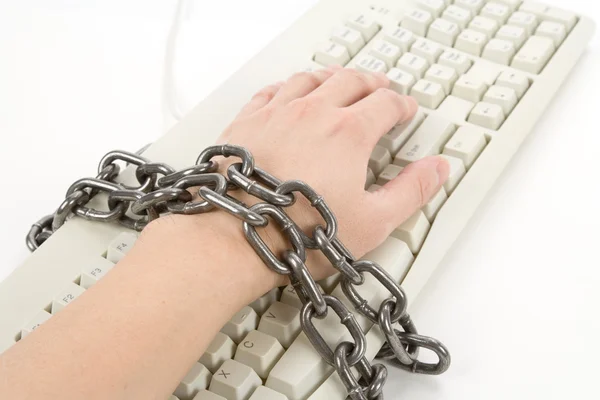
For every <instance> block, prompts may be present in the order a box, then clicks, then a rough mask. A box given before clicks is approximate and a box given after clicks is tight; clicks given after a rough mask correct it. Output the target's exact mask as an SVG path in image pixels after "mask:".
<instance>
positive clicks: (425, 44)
mask: <svg viewBox="0 0 600 400" xmlns="http://www.w3.org/2000/svg"><path fill="white" fill-rule="evenodd" d="M410 51H411V53H413V54H416V55H418V56H421V57H423V58H424V59H426V60H427V61H428V62H429V63H430V64H434V63H436V62H437V59H438V58H439V57H440V56H441V55H442V53H443V52H444V50H442V48H441V47H440V46H439V45H438V44H437V43H434V42H432V41H431V40H425V39H417V41H416V42H415V44H413V46H412V48H411V49H410Z"/></svg>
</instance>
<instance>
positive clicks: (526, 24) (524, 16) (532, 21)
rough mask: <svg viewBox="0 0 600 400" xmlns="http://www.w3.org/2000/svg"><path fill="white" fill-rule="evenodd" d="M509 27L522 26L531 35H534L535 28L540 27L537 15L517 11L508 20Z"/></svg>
mask: <svg viewBox="0 0 600 400" xmlns="http://www.w3.org/2000/svg"><path fill="white" fill-rule="evenodd" d="M508 25H512V26H520V27H521V28H524V29H525V30H526V31H527V33H528V34H529V35H533V32H535V28H536V27H537V26H538V19H537V17H536V16H535V14H531V13H527V12H523V11H517V12H516V13H514V14H513V15H511V16H510V18H509V19H508Z"/></svg>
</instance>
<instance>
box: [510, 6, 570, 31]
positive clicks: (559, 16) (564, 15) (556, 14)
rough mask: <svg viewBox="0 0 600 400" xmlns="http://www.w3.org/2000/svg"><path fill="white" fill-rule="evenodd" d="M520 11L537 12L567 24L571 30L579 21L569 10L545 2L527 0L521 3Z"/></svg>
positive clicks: (542, 17)
mask: <svg viewBox="0 0 600 400" xmlns="http://www.w3.org/2000/svg"><path fill="white" fill-rule="evenodd" d="M519 10H520V11H524V12H528V13H531V14H535V15H537V16H538V18H541V19H543V20H548V21H552V22H558V23H560V24H563V25H565V27H566V28H567V31H571V29H573V27H574V26H575V24H576V23H577V16H576V15H575V14H574V13H572V12H569V11H564V10H559V9H557V8H551V7H549V6H547V5H545V4H541V3H536V2H533V1H527V2H525V3H523V4H522V5H521V7H520V8H519Z"/></svg>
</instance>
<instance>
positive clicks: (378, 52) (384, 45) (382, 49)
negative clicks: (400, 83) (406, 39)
mask: <svg viewBox="0 0 600 400" xmlns="http://www.w3.org/2000/svg"><path fill="white" fill-rule="evenodd" d="M369 53H370V54H371V55H372V56H373V57H376V58H377V59H379V60H382V61H384V62H385V63H386V65H387V67H388V68H392V67H393V66H394V65H395V64H396V62H397V61H398V59H399V58H400V56H401V55H402V50H400V47H398V46H396V45H393V44H391V43H388V42H386V41H385V40H376V41H374V42H373V47H372V48H371V50H370V52H369Z"/></svg>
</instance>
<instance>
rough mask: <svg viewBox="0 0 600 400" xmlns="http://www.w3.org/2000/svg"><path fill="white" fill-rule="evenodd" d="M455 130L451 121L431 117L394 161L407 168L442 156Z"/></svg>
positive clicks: (403, 147) (434, 116) (435, 116)
mask: <svg viewBox="0 0 600 400" xmlns="http://www.w3.org/2000/svg"><path fill="white" fill-rule="evenodd" d="M455 130H456V127H455V126H454V124H453V123H452V122H450V121H449V120H447V119H445V118H442V117H439V116H437V115H430V116H429V117H427V119H425V122H423V124H421V126H420V127H419V129H417V131H416V132H415V133H414V135H412V137H411V138H410V139H409V140H408V141H407V142H406V144H405V145H404V146H402V148H401V149H400V151H399V152H398V154H397V155H396V158H395V159H394V164H396V165H399V166H401V167H405V166H406V165H408V164H410V163H411V162H414V161H418V160H420V159H421V158H424V157H427V156H431V155H435V154H440V153H441V152H442V147H443V146H444V144H445V143H446V142H447V141H448V139H450V136H452V134H453V133H454V131H455Z"/></svg>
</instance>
